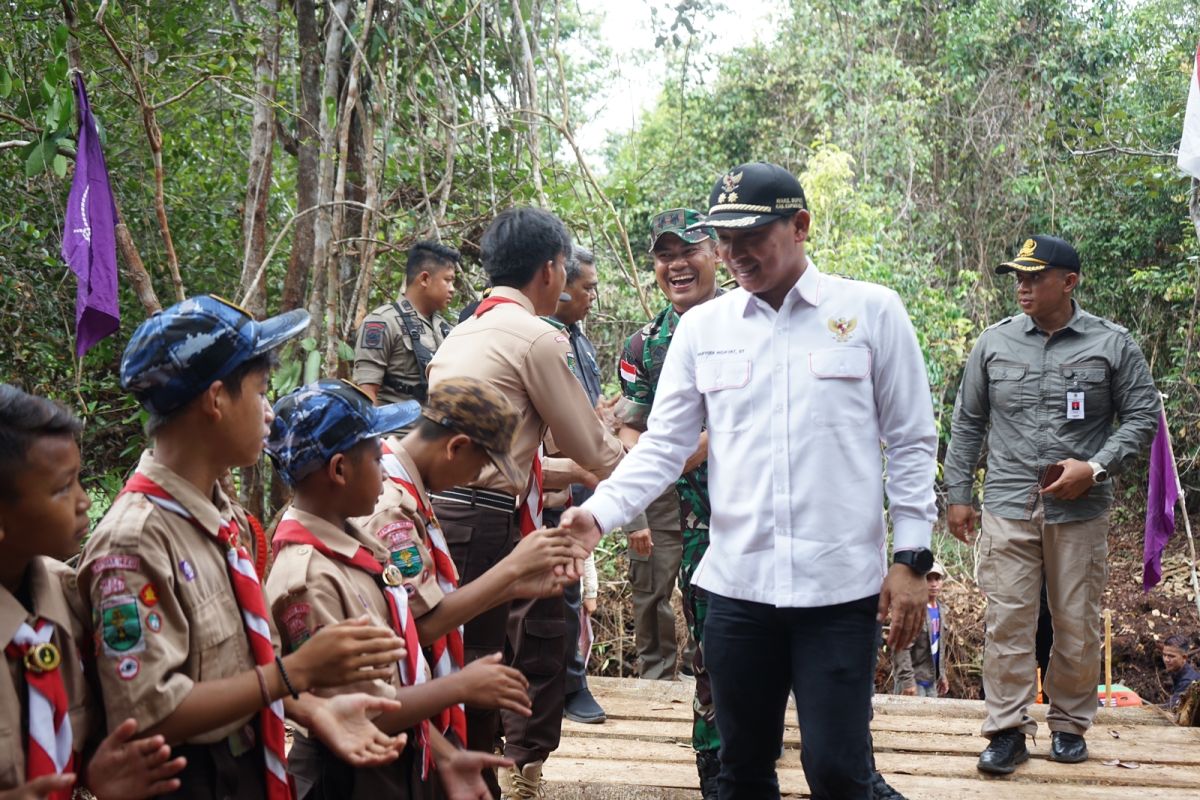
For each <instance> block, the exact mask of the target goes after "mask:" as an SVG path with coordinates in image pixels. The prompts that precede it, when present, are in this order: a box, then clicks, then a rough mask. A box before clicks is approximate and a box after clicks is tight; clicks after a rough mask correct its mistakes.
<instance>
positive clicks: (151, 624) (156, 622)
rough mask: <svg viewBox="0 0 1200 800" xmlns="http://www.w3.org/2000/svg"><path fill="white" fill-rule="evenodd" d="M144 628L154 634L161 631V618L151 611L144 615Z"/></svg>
mask: <svg viewBox="0 0 1200 800" xmlns="http://www.w3.org/2000/svg"><path fill="white" fill-rule="evenodd" d="M146 627H147V628H149V629H150V630H152V631H153V632H155V633H158V632H159V631H161V630H162V617H160V616H159V615H158V612H157V611H151V612H150V613H149V614H147V615H146Z"/></svg>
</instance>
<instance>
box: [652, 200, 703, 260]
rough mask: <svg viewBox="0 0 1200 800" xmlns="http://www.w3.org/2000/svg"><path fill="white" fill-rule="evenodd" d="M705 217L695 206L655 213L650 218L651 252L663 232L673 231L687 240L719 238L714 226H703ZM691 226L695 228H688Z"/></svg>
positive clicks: (697, 240) (691, 241)
mask: <svg viewBox="0 0 1200 800" xmlns="http://www.w3.org/2000/svg"><path fill="white" fill-rule="evenodd" d="M703 222H704V218H703V217H702V216H701V215H700V212H699V211H697V210H695V209H694V208H672V209H670V210H668V211H663V212H662V213H660V214H657V215H655V217H654V219H652V220H650V252H651V253H653V252H654V245H656V244H658V240H659V238H660V237H661V236H663V234H667V233H673V234H675V235H676V236H678V237H679V238H680V239H683V240H684V241H685V242H689V243H694V242H702V241H704V240H705V239H713V240H715V239H716V238H717V233H716V231H714V230H713V229H712V228H708V227H704V226H703ZM697 226H699V227H697ZM689 227H691V228H693V230H688V228H689Z"/></svg>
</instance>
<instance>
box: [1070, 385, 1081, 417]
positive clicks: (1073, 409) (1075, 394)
mask: <svg viewBox="0 0 1200 800" xmlns="http://www.w3.org/2000/svg"><path fill="white" fill-rule="evenodd" d="M1083 413H1084V411H1083V392H1081V391H1079V390H1076V391H1072V392H1067V419H1083Z"/></svg>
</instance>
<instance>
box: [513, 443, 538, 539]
mask: <svg viewBox="0 0 1200 800" xmlns="http://www.w3.org/2000/svg"><path fill="white" fill-rule="evenodd" d="M543 449H544V448H543V447H542V446H541V445H539V446H538V449H537V451H536V452H535V453H534V454H533V466H532V467H530V469H529V483H528V484H527V485H526V487H525V496H524V497H522V498H521V505H520V507H519V508H518V509H517V527H519V528H520V529H521V536H528V535H529V534H531V533H533V532H534V531H536V530H537V529H538V528H540V527H542V511H543V510H544V509H543V507H542V504H543V502H544V500H545V495H543V494H542V450H543Z"/></svg>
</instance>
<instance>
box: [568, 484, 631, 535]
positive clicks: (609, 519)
mask: <svg viewBox="0 0 1200 800" xmlns="http://www.w3.org/2000/svg"><path fill="white" fill-rule="evenodd" d="M579 508H580V509H582V510H583V511H586V512H587V513H589V514H591V515H592V516H593V517H594V518H595V520H596V525H598V526H599V528H600V533H602V534H604V533H608V532H609V531H611V530H612V529H613V528H617V527H620V525H621V523H622V522H624V521H625V520H624V519H623V518H622V516H621V510H620V509H619V508H618V507H617V503H616V502H615V501H613V500H609V499H608V498H606V497H603V496H601V495H598V494H594V495H592V496H591V498H590V499H588V500H587V502H585V503H584V504H583V505H581V506H580V507H579Z"/></svg>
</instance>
